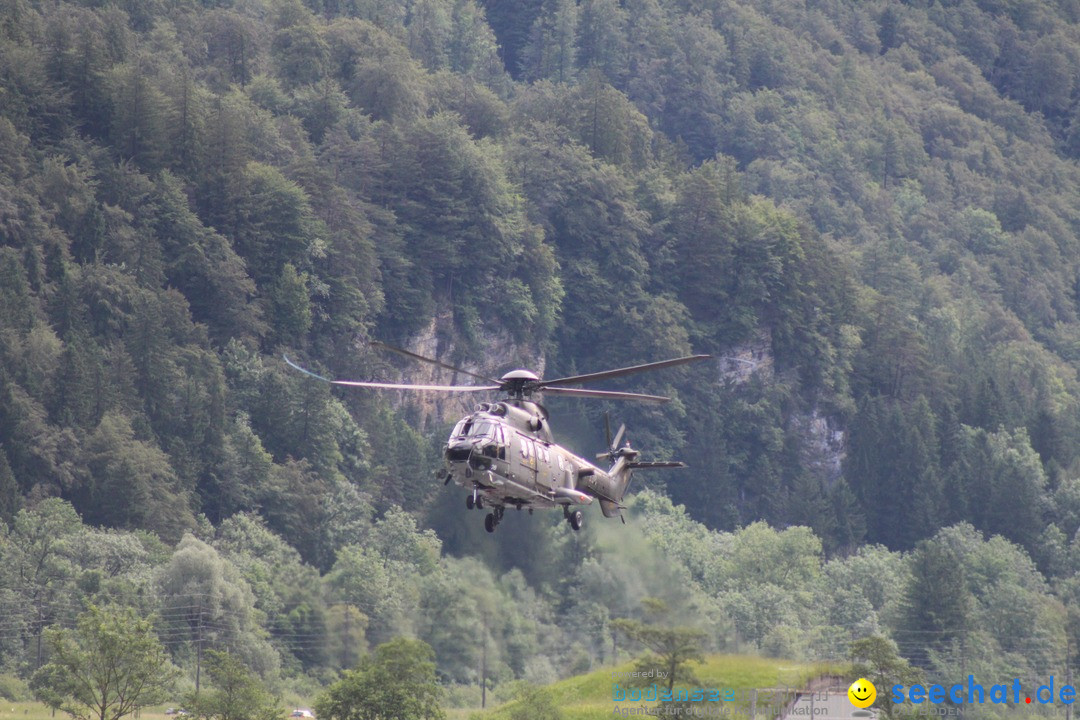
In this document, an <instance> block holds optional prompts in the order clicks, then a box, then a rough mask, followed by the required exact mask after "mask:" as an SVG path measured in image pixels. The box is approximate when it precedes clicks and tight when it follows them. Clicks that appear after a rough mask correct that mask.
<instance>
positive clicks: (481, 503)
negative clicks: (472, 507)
mask: <svg viewBox="0 0 1080 720" xmlns="http://www.w3.org/2000/svg"><path fill="white" fill-rule="evenodd" d="M476 509H477V510H483V509H484V498H482V497H480V496H479V495H477V496H476Z"/></svg>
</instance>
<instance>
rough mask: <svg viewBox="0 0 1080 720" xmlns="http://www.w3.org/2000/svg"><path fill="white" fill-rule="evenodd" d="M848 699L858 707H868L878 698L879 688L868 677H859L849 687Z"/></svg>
mask: <svg viewBox="0 0 1080 720" xmlns="http://www.w3.org/2000/svg"><path fill="white" fill-rule="evenodd" d="M847 696H848V700H850V701H851V704H852V705H854V706H855V707H857V708H868V707H870V706H871V705H873V704H874V700H876V699H877V688H876V687H874V683H872V682H870V681H869V680H867V679H866V678H859V679H858V680H856V681H855V682H853V683H851V687H849V688H848V689H847Z"/></svg>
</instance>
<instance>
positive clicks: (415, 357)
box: [371, 340, 499, 384]
mask: <svg viewBox="0 0 1080 720" xmlns="http://www.w3.org/2000/svg"><path fill="white" fill-rule="evenodd" d="M371 345H372V347H377V348H379V349H380V350H389V351H390V352H393V353H397V354H398V355H404V356H405V357H407V358H412V359H413V360H419V361H420V362H426V363H430V364H431V365H436V366H438V367H441V368H443V369H444V370H453V371H454V372H459V373H461V374H462V375H468V376H469V377H474V378H476V379H477V380H483V381H484V382H489V383H495V384H498V383H499V381H498V380H495V379H493V378H489V377H486V376H484V375H477V374H476V373H474V372H469V371H468V370H463V369H461V368H459V367H455V366H453V365H449V364H447V363H444V362H442V361H441V360H436V359H435V358H429V357H427V356H424V355H417V354H416V353H414V352H411V351H409V350H405V349H403V348H399V347H394V346H393V345H387V344H386V343H384V342H379V341H378V340H372V341H371Z"/></svg>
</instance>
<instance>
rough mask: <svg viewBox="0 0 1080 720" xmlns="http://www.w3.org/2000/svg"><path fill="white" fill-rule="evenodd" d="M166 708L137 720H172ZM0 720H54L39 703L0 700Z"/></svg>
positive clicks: (64, 717) (145, 710) (61, 716)
mask: <svg viewBox="0 0 1080 720" xmlns="http://www.w3.org/2000/svg"><path fill="white" fill-rule="evenodd" d="M165 710H166V706H165V705H162V706H161V707H152V708H143V709H142V711H141V712H140V713H139V720H173V717H172V716H166V715H165ZM55 718H59V720H67V719H68V716H67V715H65V714H64V713H56V715H55ZM0 720H54V715H53V712H52V710H50V709H49V708H47V707H46V706H44V705H42V704H41V703H39V702H8V701H6V700H0Z"/></svg>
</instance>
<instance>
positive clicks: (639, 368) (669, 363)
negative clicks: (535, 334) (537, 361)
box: [537, 355, 712, 388]
mask: <svg viewBox="0 0 1080 720" xmlns="http://www.w3.org/2000/svg"><path fill="white" fill-rule="evenodd" d="M711 357H712V355H688V356H686V357H681V358H672V359H671V360H660V361H659V362H651V363H645V364H644V365H634V366H632V367H624V368H619V369H617V370H604V371H602V372H595V373H589V374H587V375H574V376H572V377H564V378H556V379H555V380H541V381H540V382H539V383H537V388H547V387H551V386H552V385H580V384H581V383H585V382H594V381H596V380H607V379H608V378H614V377H622V376H623V375H632V374H633V373H639V372H646V371H648V370H659V369H660V368H666V367H674V366H675V365H685V364H686V363H692V362H697V361H699V360H708V359H709V358H711Z"/></svg>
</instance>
